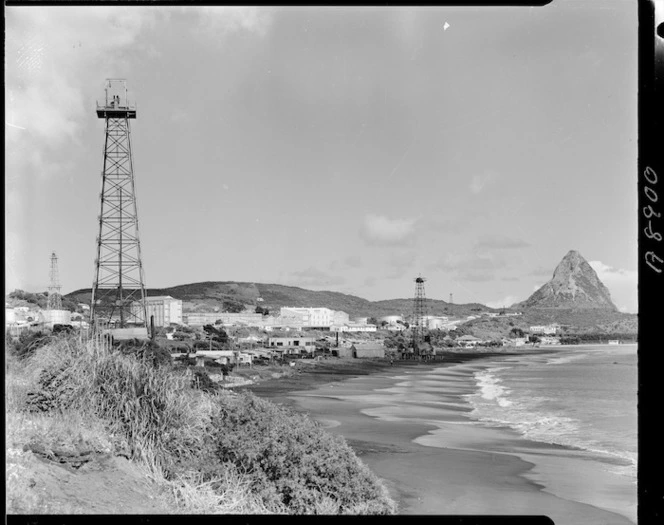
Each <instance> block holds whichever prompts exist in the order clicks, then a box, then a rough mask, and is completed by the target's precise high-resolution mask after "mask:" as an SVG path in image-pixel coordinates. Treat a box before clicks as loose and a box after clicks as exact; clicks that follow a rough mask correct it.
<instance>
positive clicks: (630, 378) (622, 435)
mask: <svg viewBox="0 0 664 525" xmlns="http://www.w3.org/2000/svg"><path fill="white" fill-rule="evenodd" d="M474 380H475V383H476V386H477V391H476V392H474V393H472V394H469V395H467V400H468V402H469V403H470V405H471V406H472V408H473V410H472V411H471V412H470V414H469V415H470V417H471V418H472V419H475V420H478V421H482V422H486V423H488V424H494V425H496V424H497V425H504V426H507V427H509V428H512V429H513V430H515V431H517V432H518V433H519V434H521V435H523V436H524V437H525V438H527V439H530V440H533V441H539V442H544V443H550V444H554V445H562V446H566V447H570V448H574V449H578V450H581V451H586V452H587V453H588V454H589V455H592V456H593V457H595V458H596V459H597V460H598V461H604V462H606V463H608V464H612V465H616V466H618V467H620V466H621V467H624V468H622V469H616V470H620V471H622V472H624V474H625V476H627V477H632V478H633V479H634V480H636V466H637V439H638V438H637V353H636V345H607V346H587V347H575V348H570V349H568V350H563V351H560V352H559V353H556V354H554V355H541V356H529V358H528V359H517V358H514V359H509V358H508V359H506V360H505V361H503V362H501V363H499V364H496V365H494V366H489V367H488V368H486V369H485V370H480V371H477V372H475V373H474Z"/></svg>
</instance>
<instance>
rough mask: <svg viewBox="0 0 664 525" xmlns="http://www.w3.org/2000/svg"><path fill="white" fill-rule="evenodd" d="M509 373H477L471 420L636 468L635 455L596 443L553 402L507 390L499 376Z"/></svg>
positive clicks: (498, 369)
mask: <svg viewBox="0 0 664 525" xmlns="http://www.w3.org/2000/svg"><path fill="white" fill-rule="evenodd" d="M561 359H562V358H561ZM565 362H569V361H565ZM508 369H509V367H495V368H489V369H486V370H482V371H479V372H476V373H475V382H476V387H477V391H476V392H475V393H473V394H468V395H466V396H464V397H465V399H466V401H467V402H468V403H469V404H470V406H471V408H472V410H471V412H470V413H468V415H469V416H470V417H471V418H472V419H474V420H476V421H479V422H482V423H484V424H487V425H490V426H503V427H508V428H511V429H512V430H514V431H516V432H517V433H519V434H520V435H522V436H523V437H525V438H526V439H528V440H531V441H537V442H541V443H548V444H551V445H559V446H565V447H570V448H574V449H581V450H585V451H587V452H589V453H592V454H595V455H598V456H599V457H601V458H602V459H604V460H605V461H607V462H609V463H615V462H616V461H617V462H618V464H621V465H627V466H628V468H629V470H631V469H632V468H635V467H636V453H632V452H629V451H626V450H618V449H616V448H614V447H612V446H610V445H608V444H607V443H602V442H600V441H599V440H597V439H593V438H592V437H591V436H590V435H587V433H586V432H584V431H583V429H582V422H581V421H579V420H578V419H575V418H574V417H570V415H569V414H568V413H565V411H564V410H559V409H555V408H554V405H553V404H552V401H553V400H552V399H549V398H546V397H541V396H538V395H536V393H535V392H534V391H531V390H529V389H527V388H524V389H520V390H519V391H515V390H513V389H510V388H508V387H507V386H506V385H505V383H504V381H503V379H502V378H501V377H500V372H501V371H503V370H508Z"/></svg>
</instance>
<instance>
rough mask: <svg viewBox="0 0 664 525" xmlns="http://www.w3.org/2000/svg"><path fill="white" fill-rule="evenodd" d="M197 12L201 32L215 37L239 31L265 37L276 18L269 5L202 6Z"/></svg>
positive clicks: (219, 37) (218, 37)
mask: <svg viewBox="0 0 664 525" xmlns="http://www.w3.org/2000/svg"><path fill="white" fill-rule="evenodd" d="M183 9H185V10H189V9H191V8H187V7H184V8H183ZM196 12H197V13H198V15H199V20H200V26H199V28H200V30H201V32H200V34H202V35H204V36H205V37H208V38H209V37H213V38H215V39H221V38H222V37H225V36H227V35H229V34H231V33H238V32H247V33H252V34H255V35H258V36H261V37H263V36H265V35H266V34H267V33H268V31H269V29H270V27H271V26H272V21H273V18H274V11H273V10H272V9H270V8H269V7H244V6H240V7H229V6H201V7H197V8H196Z"/></svg>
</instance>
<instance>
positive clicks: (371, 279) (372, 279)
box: [364, 277, 378, 287]
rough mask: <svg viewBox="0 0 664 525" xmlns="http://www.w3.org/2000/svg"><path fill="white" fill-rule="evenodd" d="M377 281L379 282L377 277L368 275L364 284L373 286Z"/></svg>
mask: <svg viewBox="0 0 664 525" xmlns="http://www.w3.org/2000/svg"><path fill="white" fill-rule="evenodd" d="M377 282H378V279H376V278H375V277H367V278H366V279H365V280H364V286H368V287H373V286H376V283H377Z"/></svg>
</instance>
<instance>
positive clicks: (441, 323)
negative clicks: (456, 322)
mask: <svg viewBox="0 0 664 525" xmlns="http://www.w3.org/2000/svg"><path fill="white" fill-rule="evenodd" d="M448 323H449V317H446V316H433V315H429V316H427V326H428V328H429V330H437V329H443V328H445V326H447V324H448Z"/></svg>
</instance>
